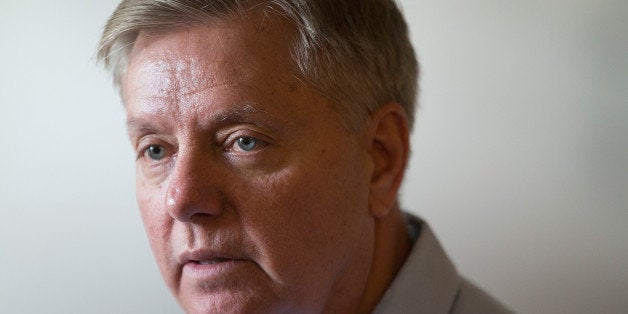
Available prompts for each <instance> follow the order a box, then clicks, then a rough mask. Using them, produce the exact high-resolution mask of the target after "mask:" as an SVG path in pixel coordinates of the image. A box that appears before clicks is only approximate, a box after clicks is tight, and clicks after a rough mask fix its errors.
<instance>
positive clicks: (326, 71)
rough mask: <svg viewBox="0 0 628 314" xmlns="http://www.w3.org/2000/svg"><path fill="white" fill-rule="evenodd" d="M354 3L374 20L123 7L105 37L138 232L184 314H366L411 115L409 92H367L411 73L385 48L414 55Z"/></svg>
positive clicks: (388, 255) (259, 7) (232, 5)
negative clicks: (126, 141) (133, 156)
mask: <svg viewBox="0 0 628 314" xmlns="http://www.w3.org/2000/svg"><path fill="white" fill-rule="evenodd" d="M143 2H146V3H144V4H138V3H143ZM301 2H302V3H301ZM312 2H315V4H313V3H312ZM354 2H355V3H358V2H359V3H368V4H351V5H350V4H346V3H344V2H341V1H272V2H271V3H267V2H265V1H239V2H238V1H124V2H123V3H122V4H121V5H120V7H119V8H118V10H117V11H116V13H115V14H114V17H113V20H112V21H110V23H109V24H108V27H109V28H108V29H107V30H105V34H104V36H103V43H104V44H103V48H102V50H101V54H100V56H101V58H103V59H104V60H105V61H106V62H109V64H110V65H111V66H113V67H114V73H116V74H115V75H116V78H115V79H116V81H117V82H118V83H119V84H120V87H121V91H122V97H123V101H124V103H125V108H126V111H127V123H128V129H129V137H130V139H131V143H132V145H133V147H134V148H135V150H136V152H137V186H136V188H137V197H138V203H139V205H140V210H141V213H142V218H143V220H144V223H145V227H146V230H147V233H148V236H149V240H150V243H151V247H152V249H153V252H154V254H155V257H156V259H157V263H158V265H159V267H160V270H161V272H162V275H163V277H164V279H165V281H166V283H167V284H168V286H169V288H170V289H171V291H172V292H173V294H174V295H175V297H176V298H177V299H178V301H179V302H180V303H181V305H182V306H183V307H184V308H185V309H186V310H187V311H188V312H210V311H216V312H226V311H227V312H229V311H234V312H250V311H252V310H257V311H263V312H264V311H272V312H276V311H279V312H321V311H332V312H346V311H358V310H360V311H368V310H370V309H372V307H373V306H374V305H375V304H376V302H377V301H378V300H379V298H381V295H382V294H383V291H384V290H385V288H386V286H387V285H388V284H389V282H390V280H391V279H392V276H394V273H395V272H396V270H397V268H398V264H399V260H400V259H402V258H403V256H404V254H405V252H406V249H405V246H404V243H405V242H404V241H406V242H407V236H406V234H405V230H404V229H403V223H402V221H401V219H400V215H399V210H398V208H397V204H396V197H397V190H398V188H399V185H400V183H401V180H402V177H403V172H404V169H405V164H406V160H407V154H408V128H409V127H408V118H407V116H408V115H407V112H406V111H408V110H411V109H407V108H405V107H406V106H401V105H399V103H401V102H402V101H403V100H402V98H397V97H402V96H399V95H400V94H402V90H404V91H405V92H406V93H410V94H412V97H413V95H414V90H413V88H410V87H408V86H409V85H410V83H411V82H405V83H400V82H399V81H400V80H399V78H397V77H394V78H393V79H394V82H387V81H386V82H378V83H374V84H375V85H377V86H374V85H369V84H367V83H368V82H370V81H373V82H375V81H376V80H384V78H387V77H392V76H393V74H392V73H391V74H385V73H383V72H384V71H392V69H388V68H386V67H387V66H390V67H392V68H393V69H397V70H401V68H403V67H404V66H406V65H404V64H401V63H399V60H392V59H395V58H397V57H398V55H399V54H400V53H399V52H394V51H388V52H387V53H386V54H378V49H380V47H376V46H377V45H378V44H380V43H381V42H385V41H399V42H406V44H405V45H407V46H408V47H409V44H407V38H405V37H406V36H405V25H404V24H403V20H401V16H400V15H399V13H398V12H397V11H396V8H395V7H394V4H393V3H392V2H388V1H347V3H354ZM384 9H387V10H389V11H390V12H388V13H385V14H383V15H382V13H381V12H380V13H379V14H377V15H378V16H381V17H385V19H386V21H379V20H373V21H370V23H372V25H369V23H367V21H361V22H358V21H357V20H359V19H363V18H362V17H361V16H356V14H357V13H360V14H367V13H369V12H370V13H374V12H371V11H372V10H384ZM336 10H338V11H341V12H343V14H342V15H338V12H335V11H336ZM313 11H316V12H318V15H317V14H313V13H311V12H313ZM208 12H211V13H208ZM304 12H305V13H310V14H311V15H312V16H314V17H315V20H314V19H313V18H309V19H308V18H304V17H303V15H302V13H304ZM325 12H327V13H330V12H334V13H335V14H336V15H334V16H335V17H330V16H326V15H325V14H324V13H325ZM345 14H347V15H345ZM360 14H358V15H360ZM393 17H396V20H395V21H389V20H388V19H392V18H393ZM160 21H161V24H160V23H159V22H160ZM379 22H382V23H388V24H390V25H397V26H402V27H400V29H399V30H398V31H399V32H401V33H400V34H394V33H392V34H391V33H385V32H384V31H382V30H378V28H379V25H378V23H379ZM295 25H301V26H303V27H304V29H301V30H300V29H299V28H298V27H295ZM357 27H359V28H372V30H371V31H369V30H365V29H359V30H357V29H353V28H357ZM331 28H334V29H331ZM116 29H117V30H116ZM320 29H323V30H325V31H326V32H327V33H325V34H329V33H337V34H336V35H343V36H357V37H356V38H354V37H351V38H345V39H343V40H344V41H346V43H344V44H340V43H339V42H340V41H341V39H333V38H325V37H320V36H323V35H322V34H324V33H323V32H321V31H317V30H320ZM386 29H387V31H388V30H389V31H392V29H388V28H386ZM367 33H373V36H372V37H373V38H372V39H371V40H370V41H369V37H368V36H366V34H367ZM307 36H310V37H311V38H304V37H307ZM396 36H400V37H403V40H401V39H394V40H393V39H383V37H391V38H392V37H396ZM380 37H381V38H380ZM400 45H401V44H400ZM402 46H403V45H402ZM390 48H391V49H393V48H395V49H401V48H402V47H397V46H395V47H392V46H391V47H390ZM406 48H407V47H406ZM362 49H365V50H362ZM116 52H119V53H120V54H117V53H116ZM406 53H410V54H411V49H410V51H409V52H408V51H406ZM406 58H408V56H406ZM351 59H353V61H351ZM371 59H373V60H371ZM411 59H412V60H411V61H408V63H409V64H408V65H407V66H408V67H410V68H411V69H410V70H408V71H410V72H412V71H415V68H416V66H415V64H416V63H415V62H414V59H413V58H411ZM349 61H351V64H347V63H346V62H349ZM338 62H340V64H338ZM367 64H368V65H367ZM395 64H397V65H395ZM335 67H338V68H335ZM384 68H386V69H384ZM368 71H375V72H376V73H375V74H374V73H370V72H369V73H368V74H369V75H370V77H371V78H364V77H362V76H363V75H366V72H368ZM413 75H414V74H412V75H410V76H413ZM352 76H355V77H353V80H355V81H357V82H358V83H356V82H354V81H352ZM409 81H412V83H414V78H412V79H410V80H409ZM396 82H397V83H396ZM402 86H406V87H402ZM385 87H390V89H389V90H388V91H382V89H386V88H385ZM369 88H371V89H373V88H377V89H378V90H369ZM408 89H412V91H410V92H408ZM393 90H394V92H393ZM361 92H362V93H368V94H369V96H365V95H363V94H357V93H361ZM395 93H397V94H395ZM406 96H407V95H406ZM408 97H409V96H408ZM412 97H411V98H412ZM367 99H368V100H367ZM367 101H368V103H369V105H368V106H365V105H364V102H367ZM354 102H359V104H358V103H354ZM409 102H410V103H413V100H409ZM354 105H355V106H354Z"/></svg>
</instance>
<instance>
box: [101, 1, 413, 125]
mask: <svg viewBox="0 0 628 314" xmlns="http://www.w3.org/2000/svg"><path fill="white" fill-rule="evenodd" d="M252 12H254V13H257V14H263V15H265V16H267V17H273V16H274V18H277V16H281V17H283V18H284V19H287V20H289V21H290V23H291V24H292V26H293V28H294V29H293V31H292V32H291V34H290V35H292V36H291V37H290V38H286V40H288V41H289V45H290V61H291V62H290V66H291V67H292V68H293V71H294V75H296V76H298V77H299V79H301V80H303V82H304V83H305V84H307V85H308V86H310V87H311V88H314V89H316V90H318V91H319V92H321V93H322V94H323V95H325V96H326V97H328V98H331V99H333V100H334V101H336V102H337V103H338V108H337V110H339V112H340V114H341V115H342V116H343V117H344V118H345V121H346V122H345V124H346V125H347V127H348V128H350V129H353V130H356V129H358V128H360V126H361V124H362V123H363V122H364V121H366V119H367V117H368V116H369V115H370V113H372V112H373V111H375V109H377V108H378V107H379V106H381V105H382V104H386V103H389V102H396V103H399V104H401V106H402V107H403V108H404V109H405V111H406V113H407V116H408V121H409V125H410V128H412V125H413V121H414V112H415V102H416V94H417V78H418V63H417V62H416V59H415V56H414V51H413V49H412V45H411V44H410V42H409V39H408V30H407V26H406V23H405V21H404V19H403V16H402V15H401V12H400V11H399V10H398V8H397V6H396V5H395V2H394V1H393V0H369V1H338V0H318V1H309V0H292V1H291V0H271V1H268V0H266V1H264V0H253V1H251V0H249V1H247V0H204V1H203V0H158V1H142V0H135V1H122V3H121V4H120V5H119V7H118V8H117V9H116V11H115V12H114V14H113V15H112V16H111V18H110V19H109V21H108V23H107V25H106V27H105V31H104V33H103V36H102V38H101V43H100V48H99V53H98V56H99V59H100V60H102V61H104V63H105V65H106V66H107V67H108V68H109V69H111V70H112V72H113V75H114V83H115V84H116V85H117V86H121V85H122V80H123V78H124V72H125V71H126V64H127V61H128V60H127V57H128V54H129V53H130V50H131V49H132V47H133V43H134V42H135V39H136V38H137V35H138V34H139V31H140V30H143V29H154V30H164V31H166V30H172V29H176V28H179V27H181V26H184V25H195V24H197V25H198V24H207V23H211V22H212V21H216V20H220V19H223V18H225V17H234V16H246V15H248V14H251V13H252Z"/></svg>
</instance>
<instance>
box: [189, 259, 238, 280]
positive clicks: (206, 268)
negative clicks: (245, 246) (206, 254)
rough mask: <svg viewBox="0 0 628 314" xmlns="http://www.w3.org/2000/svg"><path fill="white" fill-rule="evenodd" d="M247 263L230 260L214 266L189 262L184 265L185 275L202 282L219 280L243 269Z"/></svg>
mask: <svg viewBox="0 0 628 314" xmlns="http://www.w3.org/2000/svg"><path fill="white" fill-rule="evenodd" d="M245 262H246V261H244V260H236V259H229V260H225V261H222V262H219V263H214V264H199V263H196V262H187V263H186V264H185V265H183V274H184V275H185V276H187V277H191V278H194V279H202V280H218V279H220V278H224V276H226V275H228V274H230V273H232V272H234V271H236V270H237V268H239V267H242V266H243V265H244V263H245Z"/></svg>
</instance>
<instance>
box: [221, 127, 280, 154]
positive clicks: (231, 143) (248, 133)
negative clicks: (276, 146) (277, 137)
mask: <svg viewBox="0 0 628 314" xmlns="http://www.w3.org/2000/svg"><path fill="white" fill-rule="evenodd" d="M243 137H250V138H254V139H255V140H257V144H258V145H260V148H263V147H266V146H268V145H269V144H271V143H272V141H273V139H272V138H270V137H269V136H265V135H262V134H261V133H259V132H256V131H253V130H250V129H246V130H243V129H240V130H238V131H235V132H233V133H231V134H229V136H228V137H227V138H226V139H225V141H224V142H223V145H224V146H223V147H224V149H225V150H226V151H232V150H234V149H237V148H235V147H236V146H237V143H236V142H237V140H238V139H240V138H243ZM255 150H259V149H257V148H256V149H255ZM252 152H253V151H249V152H247V153H252Z"/></svg>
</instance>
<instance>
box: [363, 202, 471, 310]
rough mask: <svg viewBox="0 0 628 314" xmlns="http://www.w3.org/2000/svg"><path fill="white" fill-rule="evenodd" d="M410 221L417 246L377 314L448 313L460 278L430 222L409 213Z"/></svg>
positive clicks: (409, 227) (410, 228)
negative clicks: (418, 311) (428, 223)
mask: <svg viewBox="0 0 628 314" xmlns="http://www.w3.org/2000/svg"><path fill="white" fill-rule="evenodd" d="M406 219H407V222H408V231H409V233H410V235H411V236H412V237H413V240H414V245H413V246H412V250H411V252H410V255H408V258H407V259H406V261H405V263H404V264H403V266H402V267H401V269H400V270H399V272H398V273H397V275H396V277H395V279H394V280H393V282H392V283H391V285H390V286H389V288H388V290H387V291H386V293H385V294H384V297H383V298H382V300H381V301H380V303H379V304H378V305H377V307H376V308H375V310H374V312H373V313H416V312H417V310H419V309H420V310H421V311H422V312H426V313H447V312H449V310H450V309H451V306H452V304H453V302H454V300H455V298H456V295H457V293H458V289H459V287H460V282H461V279H460V276H459V275H458V273H457V271H456V269H455V267H454V265H453V264H452V262H451V261H450V260H449V258H448V257H447V254H446V253H445V251H444V250H443V248H442V247H441V246H440V244H439V243H438V240H437V239H436V236H435V235H434V233H433V232H432V230H431V229H430V227H429V226H428V225H427V223H425V222H423V221H422V220H420V219H419V218H416V217H414V216H411V215H409V214H408V215H406Z"/></svg>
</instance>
